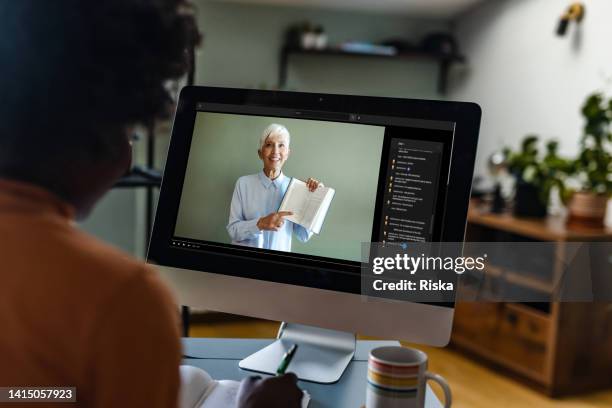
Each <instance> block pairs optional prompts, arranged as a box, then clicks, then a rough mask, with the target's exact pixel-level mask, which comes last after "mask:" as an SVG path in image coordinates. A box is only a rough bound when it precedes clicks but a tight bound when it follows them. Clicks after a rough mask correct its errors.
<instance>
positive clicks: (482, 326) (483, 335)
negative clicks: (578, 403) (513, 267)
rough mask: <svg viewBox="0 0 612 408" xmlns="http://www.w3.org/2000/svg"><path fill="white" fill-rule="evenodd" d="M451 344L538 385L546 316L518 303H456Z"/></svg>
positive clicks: (542, 378)
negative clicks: (523, 376)
mask: <svg viewBox="0 0 612 408" xmlns="http://www.w3.org/2000/svg"><path fill="white" fill-rule="evenodd" d="M455 316H456V318H455V325H454V327H453V337H452V339H453V343H454V344H455V345H457V346H458V347H459V348H464V349H466V350H469V351H470V352H472V353H474V354H477V355H479V356H480V357H483V358H485V359H486V360H490V361H492V362H495V363H497V364H501V365H502V366H504V367H506V368H509V369H511V370H512V371H515V372H518V373H520V374H523V375H525V376H527V377H529V378H531V379H533V380H536V381H538V382H539V383H541V384H546V383H547V382H548V379H547V377H546V376H545V374H546V373H545V370H546V369H545V361H546V353H547V350H548V348H547V339H548V333H549V330H550V320H549V318H548V317H547V316H546V315H544V314H542V313H540V312H537V311H532V310H530V309H529V308H527V307H525V306H521V305H514V304H505V303H463V304H461V303H460V304H457V307H456V313H455Z"/></svg>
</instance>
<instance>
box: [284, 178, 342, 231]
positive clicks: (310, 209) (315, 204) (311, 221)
mask: <svg viewBox="0 0 612 408" xmlns="http://www.w3.org/2000/svg"><path fill="white" fill-rule="evenodd" d="M335 193H336V191H335V190H334V189H333V188H329V187H321V186H319V188H317V189H316V190H315V191H312V192H311V191H310V190H308V187H307V186H306V183H304V182H303V181H301V180H298V179H296V178H292V179H291V182H290V183H289V187H287V192H285V195H284V197H283V201H281V204H280V207H279V208H278V211H291V212H292V213H293V215H291V216H289V217H285V219H286V220H289V221H291V222H294V223H296V224H299V225H301V226H302V227H304V228H306V229H307V230H308V231H312V232H314V233H315V234H319V233H320V232H321V227H322V226H323V220H325V215H326V214H327V210H329V205H330V204H331V202H332V199H333V198H334V194H335Z"/></svg>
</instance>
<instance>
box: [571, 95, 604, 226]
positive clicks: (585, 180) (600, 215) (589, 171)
mask: <svg viewBox="0 0 612 408" xmlns="http://www.w3.org/2000/svg"><path fill="white" fill-rule="evenodd" d="M582 115H583V116H584V118H585V125H584V132H583V135H582V138H581V140H580V149H581V150H580V153H579V154H578V157H577V159H576V160H574V161H573V169H572V172H573V174H574V175H575V177H576V179H577V180H578V182H579V184H580V188H579V190H577V191H576V192H574V193H573V194H572V197H571V200H570V202H569V205H568V209H569V218H568V222H570V223H579V224H586V225H591V226H602V225H603V221H604V219H605V216H606V208H607V204H608V199H609V198H610V194H611V193H612V154H611V153H610V151H611V150H612V131H611V127H610V126H611V122H612V99H608V100H606V98H605V97H604V96H603V94H601V93H594V94H592V95H590V96H588V97H587V99H586V102H585V103H584V105H583V106H582Z"/></svg>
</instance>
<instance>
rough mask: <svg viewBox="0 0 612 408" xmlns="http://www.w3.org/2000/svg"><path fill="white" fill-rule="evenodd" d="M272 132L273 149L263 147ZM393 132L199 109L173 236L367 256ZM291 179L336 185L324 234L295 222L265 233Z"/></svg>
mask: <svg viewBox="0 0 612 408" xmlns="http://www.w3.org/2000/svg"><path fill="white" fill-rule="evenodd" d="M271 129H273V130H274V132H273V133H274V135H275V138H274V139H275V140H274V146H272V149H270V146H266V145H265V143H264V144H262V134H264V132H265V131H268V132H269V131H270V130H271ZM285 131H286V132H285ZM285 133H288V137H287V136H284V134H285ZM276 136H280V137H276ZM384 138H385V127H384V126H373V125H364V124H353V123H340V122H328V121H319V120H306V119H293V118H278V117H264V116H251V115H237V114H228V113H212V112H198V113H197V114H196V118H195V124H194V132H193V138H192V141H191V148H190V154H189V159H188V163H187V170H186V173H185V179H184V184H183V190H182V195H181V200H180V206H179V211H178V216H177V221H176V227H175V231H174V235H175V237H180V238H183V239H189V240H197V241H199V242H202V243H205V244H208V245H223V246H229V245H231V246H235V248H242V249H244V250H248V249H251V248H258V249H263V250H270V251H282V252H291V253H292V254H303V255H311V256H316V257H324V258H331V259H335V260H345V261H354V262H360V260H361V244H362V243H363V242H369V241H371V240H372V229H373V225H374V223H373V220H374V217H375V207H376V199H377V192H378V183H379V173H380V168H381V157H382V151H383V144H384ZM263 142H265V140H264V141H263ZM275 165H276V166H279V165H280V167H281V168H280V170H281V171H282V175H281V176H280V177H278V178H276V179H275V180H271V179H270V178H268V177H267V176H266V175H265V174H264V172H263V169H264V168H266V167H270V166H275ZM292 178H295V179H298V180H301V181H304V182H305V181H307V180H308V179H309V178H312V179H315V180H317V181H319V182H320V183H322V184H323V185H324V186H325V187H329V188H331V189H333V190H334V192H335V193H334V194H333V198H332V199H331V203H330V204H329V209H328V211H327V213H326V214H325V217H324V220H323V223H322V226H321V229H320V231H319V233H318V234H315V233H313V232H312V231H309V230H307V229H305V228H304V227H302V226H300V225H298V224H296V223H293V222H291V221H288V220H287V219H284V222H283V223H282V226H280V227H278V230H277V231H268V230H265V231H260V230H259V228H258V226H257V220H258V219H259V218H261V217H265V216H267V215H269V214H270V213H273V212H276V211H277V210H278V209H279V206H280V204H281V201H282V199H283V196H284V195H285V193H286V191H287V188H288V186H289V183H290V182H291V179H292Z"/></svg>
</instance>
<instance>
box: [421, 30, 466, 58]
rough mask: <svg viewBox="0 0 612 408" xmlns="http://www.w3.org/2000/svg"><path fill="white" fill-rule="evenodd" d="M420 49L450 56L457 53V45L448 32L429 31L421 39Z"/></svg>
mask: <svg viewBox="0 0 612 408" xmlns="http://www.w3.org/2000/svg"><path fill="white" fill-rule="evenodd" d="M421 50H422V51H424V52H429V53H432V54H437V55H440V56H445V57H449V58H450V57H453V56H454V55H458V54H459V45H458V44H457V40H456V39H455V37H454V36H453V35H452V34H450V33H431V34H427V35H426V36H425V37H424V38H423V40H421Z"/></svg>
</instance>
